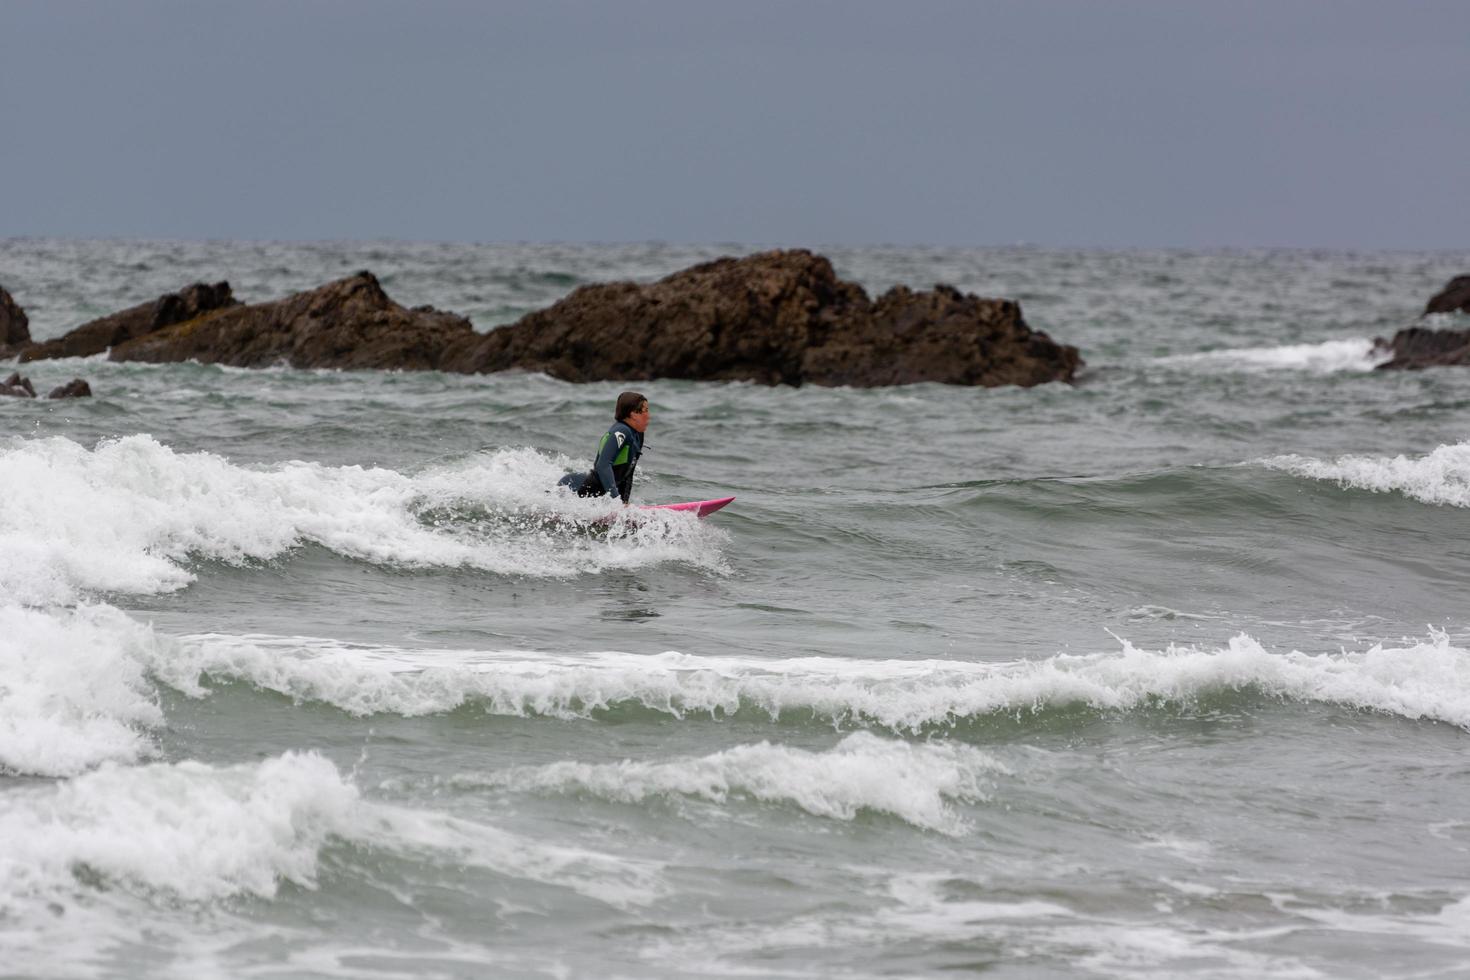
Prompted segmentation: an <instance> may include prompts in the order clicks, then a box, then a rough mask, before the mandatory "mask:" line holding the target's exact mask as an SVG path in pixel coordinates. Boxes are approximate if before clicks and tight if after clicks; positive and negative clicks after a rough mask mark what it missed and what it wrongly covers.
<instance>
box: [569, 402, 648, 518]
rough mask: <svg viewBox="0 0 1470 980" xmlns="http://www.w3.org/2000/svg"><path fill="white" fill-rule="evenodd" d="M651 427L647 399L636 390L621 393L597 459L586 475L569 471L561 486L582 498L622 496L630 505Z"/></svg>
mask: <svg viewBox="0 0 1470 980" xmlns="http://www.w3.org/2000/svg"><path fill="white" fill-rule="evenodd" d="M647 429H648V399H647V398H645V397H644V396H643V395H641V394H639V393H638V392H636V391H625V392H623V393H622V394H621V395H619V396H618V403H617V405H616V407H615V408H614V409H613V424H612V427H611V428H609V429H608V430H607V431H606V432H605V433H603V435H602V441H601V442H599V443H598V444H597V458H596V459H594V460H593V461H592V469H591V470H589V471H588V472H587V473H586V474H582V473H568V474H567V475H566V476H564V477H562V478H561V480H560V481H558V482H559V485H560V486H564V487H567V488H569V489H570V490H571V491H572V492H573V493H575V494H576V495H577V496H579V497H599V496H602V495H604V494H606V495H607V496H610V497H621V498H622V499H623V505H624V506H627V504H628V498H629V497H630V496H631V495H632V493H633V471H634V470H636V469H637V468H638V457H639V456H641V455H643V433H644V431H646V430H647Z"/></svg>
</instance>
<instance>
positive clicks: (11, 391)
mask: <svg viewBox="0 0 1470 980" xmlns="http://www.w3.org/2000/svg"><path fill="white" fill-rule="evenodd" d="M0 395H6V396H8V397H10V398H35V397H36V389H35V387H34V386H32V384H31V379H30V378H23V377H21V376H20V372H18V371H16V372H12V373H11V375H10V377H8V378H6V379H5V380H4V381H0Z"/></svg>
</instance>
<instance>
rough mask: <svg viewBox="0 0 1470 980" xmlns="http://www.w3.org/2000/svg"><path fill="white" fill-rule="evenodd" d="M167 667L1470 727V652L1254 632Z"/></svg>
mask: <svg viewBox="0 0 1470 980" xmlns="http://www.w3.org/2000/svg"><path fill="white" fill-rule="evenodd" d="M153 670H154V672H155V673H156V674H157V675H158V676H159V677H160V678H162V679H163V680H165V681H166V682H168V683H169V684H171V685H173V686H174V687H176V688H178V689H180V690H183V691H186V692H189V693H193V694H196V695H197V694H203V693H205V692H206V690H207V688H206V687H204V686H203V685H204V684H205V683H206V682H208V681H216V682H221V681H222V682H244V683H247V684H250V685H253V686H255V687H257V688H259V689H262V690H268V691H274V692H278V693H280V694H284V695H286V696H289V697H292V698H295V699H298V700H302V701H315V702H322V703H326V704H330V705H333V706H335V707H337V708H340V709H342V710H344V711H348V712H351V713H353V714H358V715H373V714H396V715H404V716H416V715H426V714H433V713H438V712H447V711H453V710H456V709H459V708H462V707H465V706H473V707H477V708H479V709H480V710H483V711H485V712H488V713H491V714H497V715H512V716H531V715H545V716H550V717H556V718H591V717H597V716H599V715H602V714H605V713H607V712H610V711H615V710H619V709H623V708H628V707H632V708H641V709H643V710H647V711H653V712H657V713H660V714H666V715H671V716H674V717H685V716H697V715H708V716H713V717H728V716H733V715H736V714H738V713H741V712H751V713H755V714H756V715H757V716H760V715H764V716H768V717H769V718H771V719H773V720H776V719H790V720H799V719H801V718H813V719H817V720H819V721H822V722H824V723H830V724H834V725H839V726H840V725H847V724H851V725H861V726H873V727H878V728H886V729H889V730H891V731H896V732H919V731H923V730H926V729H931V728H935V727H945V726H953V725H957V724H963V723H967V722H969V721H973V720H977V719H983V718H987V717H992V716H1003V715H1016V716H1019V715H1024V714H1028V713H1035V712H1039V711H1044V710H1050V709H1066V708H1077V707H1080V708H1084V709H1088V710H1092V711H1099V712H1107V711H1129V710H1135V709H1140V708H1146V707H1149V706H1153V705H1157V704H1174V705H1183V706H1188V705H1190V704H1192V703H1194V702H1196V701H1197V700H1199V699H1201V698H1205V697H1209V696H1212V695H1214V694H1218V693H1222V692H1230V691H1247V692H1254V693H1258V694H1261V695H1264V696H1267V697H1275V698H1282V699H1286V700H1294V701H1302V702H1318V703H1331V704H1340V705H1345V706H1348V707H1353V708H1360V709H1364V710H1369V711H1379V712H1384V713H1388V714H1393V715H1398V716H1401V717H1405V718H1412V719H1424V720H1433V721H1442V722H1446V723H1449V724H1453V725H1459V726H1461V727H1465V728H1470V651H1467V650H1465V649H1464V648H1461V647H1458V646H1455V645H1454V644H1453V643H1452V642H1451V641H1450V639H1449V637H1448V636H1447V635H1446V634H1443V633H1439V632H1434V633H1431V634H1430V636H1429V638H1428V639H1426V640H1424V641H1419V642H1406V645H1402V646H1390V645H1386V644H1377V645H1374V646H1372V647H1371V648H1369V649H1367V650H1364V651H1360V652H1352V651H1340V652H1337V653H1320V654H1308V653H1301V652H1296V651H1293V652H1289V653H1278V652H1272V651H1268V650H1266V649H1265V648H1264V647H1263V646H1262V645H1261V644H1260V643H1259V642H1257V641H1256V640H1254V639H1252V638H1251V637H1249V636H1246V635H1244V634H1241V635H1238V636H1236V637H1234V638H1232V639H1231V640H1230V641H1229V642H1228V643H1227V644H1226V645H1225V646H1223V647H1216V648H1204V647H1192V646H1183V647H1181V646H1170V647H1168V648H1166V649H1163V650H1143V649H1139V648H1137V647H1135V646H1133V645H1132V644H1131V643H1128V642H1126V641H1124V642H1123V645H1122V649H1121V650H1119V651H1115V652H1109V653H1095V654H1086V655H1071V654H1059V655H1056V656H1052V657H1048V658H1046V659H1041V660H1027V661H1012V662H1006V663H974V662H965V661H953V660H856V659H848V658H840V657H803V658H793V659H783V660H775V659H771V660H766V659H761V658H755V657H745V658H743V657H713V656H711V657H703V656H693V655H689V654H682V653H673V652H670V653H663V654H657V655H637V654H627V653H586V654H542V653H528V652H520V651H504V652H489V651H456V650H440V651H432V650H413V651H410V650H402V649H397V648H389V647H369V646H355V645H349V644H344V643H340V642H338V641H334V640H319V639H311V638H302V637H262V636H253V637H252V636H221V635H196V636H191V637H185V638H182V639H181V640H180V641H179V642H178V645H177V649H174V650H172V651H170V652H169V653H168V654H167V656H166V658H165V660H164V661H163V662H162V663H159V664H156V665H155V666H154V667H153Z"/></svg>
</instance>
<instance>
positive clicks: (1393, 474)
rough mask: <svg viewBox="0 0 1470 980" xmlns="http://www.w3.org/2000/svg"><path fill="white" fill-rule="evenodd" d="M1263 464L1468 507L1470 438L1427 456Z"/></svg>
mask: <svg viewBox="0 0 1470 980" xmlns="http://www.w3.org/2000/svg"><path fill="white" fill-rule="evenodd" d="M1261 463H1262V465H1264V466H1266V467H1268V468H1270V469H1274V470H1282V471H1285V472H1287V473H1292V474H1295V475H1296V476H1305V477H1310V478H1311V479H1314V480H1326V481H1330V482H1335V483H1336V484H1337V485H1338V486H1341V487H1351V488H1352V489H1355V490H1371V491H1373V492H1374V493H1402V494H1403V495H1404V496H1406V497H1411V498H1413V499H1414V500H1418V501H1421V502H1423V503H1426V504H1447V505H1449V506H1451V507H1470V443H1467V442H1460V443H1455V444H1454V445H1450V446H1440V447H1439V448H1438V449H1436V450H1434V451H1433V452H1432V453H1429V454H1428V455H1427V456H1418V457H1413V458H1411V457H1408V456H1402V455H1400V456H1393V457H1387V456H1339V457H1338V458H1337V459H1335V460H1321V459H1313V458H1311V457H1309V456H1297V455H1288V456H1273V457H1270V458H1269V459H1263V460H1261Z"/></svg>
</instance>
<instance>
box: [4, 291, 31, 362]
mask: <svg viewBox="0 0 1470 980" xmlns="http://www.w3.org/2000/svg"><path fill="white" fill-rule="evenodd" d="M30 342H31V326H30V319H29V318H28V317H27V316H26V311H25V310H23V309H21V308H20V304H19V303H17V302H16V301H15V300H14V299H13V298H12V297H11V295H10V294H9V293H8V292H6V291H5V290H4V289H3V288H0V357H12V356H14V355H15V354H17V353H18V352H19V351H20V349H21V348H22V347H24V346H26V345H27V344H29V343H30Z"/></svg>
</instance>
